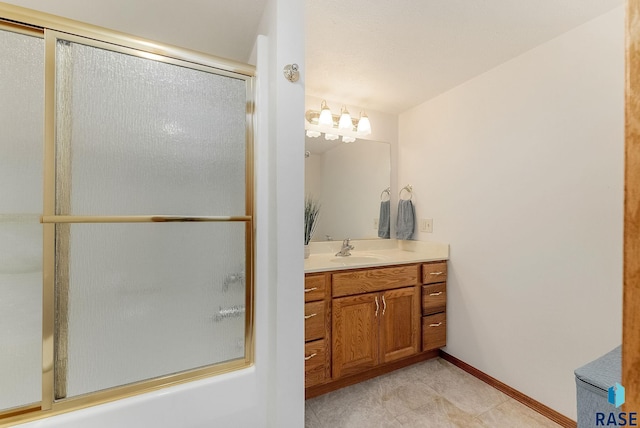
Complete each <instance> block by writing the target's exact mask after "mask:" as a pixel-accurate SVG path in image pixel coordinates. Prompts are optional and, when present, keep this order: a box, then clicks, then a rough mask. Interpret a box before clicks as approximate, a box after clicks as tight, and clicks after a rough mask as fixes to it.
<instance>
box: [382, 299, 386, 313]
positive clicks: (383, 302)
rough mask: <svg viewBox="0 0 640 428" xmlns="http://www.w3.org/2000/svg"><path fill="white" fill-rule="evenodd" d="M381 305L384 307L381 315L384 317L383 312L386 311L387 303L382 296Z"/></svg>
mask: <svg viewBox="0 0 640 428" xmlns="http://www.w3.org/2000/svg"><path fill="white" fill-rule="evenodd" d="M382 304H383V305H384V306H382V315H384V312H385V311H386V310H387V301H386V300H384V296H382Z"/></svg>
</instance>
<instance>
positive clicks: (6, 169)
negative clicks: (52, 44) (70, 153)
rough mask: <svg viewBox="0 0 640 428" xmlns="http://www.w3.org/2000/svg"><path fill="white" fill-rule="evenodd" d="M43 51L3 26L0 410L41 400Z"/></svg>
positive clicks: (0, 52)
mask: <svg viewBox="0 0 640 428" xmlns="http://www.w3.org/2000/svg"><path fill="white" fill-rule="evenodd" d="M43 53H44V42H43V40H42V39H40V38H38V37H31V36H26V35H23V34H17V33H13V32H8V31H4V30H0V100H2V101H1V102H0V130H1V132H0V411H2V410H6V409H10V408H14V407H18V406H23V405H29V404H32V403H37V402H40V400H41V390H42V386H41V385H42V226H41V225H40V214H41V212H42V162H43V155H42V145H43V121H44V108H43V105H42V100H43V98H44V58H43Z"/></svg>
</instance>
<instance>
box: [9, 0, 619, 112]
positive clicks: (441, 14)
mask: <svg viewBox="0 0 640 428" xmlns="http://www.w3.org/2000/svg"><path fill="white" fill-rule="evenodd" d="M5 1H6V2H8V3H13V4H16V5H19V6H23V7H28V8H33V9H38V10H42V11H45V12H48V13H53V14H56V15H62V16H65V17H68V18H72V19H76V20H79V21H83V22H88V23H91V24H94V25H99V26H103V27H107V28H111V29H114V30H118V31H122V32H126V33H130V34H134V35H137V36H141V37H144V38H149V39H152V40H157V41H160V42H163V43H168V44H173V45H177V46H183V47H187V48H190V49H194V50H199V51H202V52H206V53H210V54H213V55H217V56H221V57H225V58H230V59H234V60H237V61H241V62H247V61H248V59H249V57H250V53H251V50H252V49H253V45H254V42H255V36H256V32H257V28H258V25H259V22H260V19H261V16H262V13H263V11H264V7H265V4H266V2H267V0H233V1H231V0H182V1H180V2H176V1H168V0H145V1H142V0H110V1H108V2H106V1H102V2H97V1H87V0H56V1H50V0H5ZM300 1H302V0H300ZM304 1H305V2H306V16H305V25H306V35H305V50H306V58H305V89H306V93H307V94H309V95H313V96H316V97H319V98H326V99H329V100H333V101H339V102H342V103H344V104H349V105H355V106H361V107H365V108H367V109H369V110H378V111H382V112H386V113H400V112H403V111H405V110H407V109H409V108H411V107H413V106H416V105H418V104H420V103H422V102H424V101H426V100H428V99H430V98H433V97H434V96H437V95H438V94H441V93H443V92H445V91H447V90H448V89H451V88H453V87H455V86H457V85H460V84H461V83H463V82H465V81H467V80H469V79H470V78H472V77H474V76H477V75H479V74H481V73H483V72H485V71H487V70H489V69H491V68H493V67H495V66H497V65H499V64H501V63H503V62H505V61H507V60H509V59H510V58H513V57H514V56H517V55H519V54H521V53H523V52H525V51H527V50H530V49H532V48H534V47H535V46H537V45H539V44H541V43H544V42H545V41H547V40H550V39H552V38H554V37H556V36H558V35H560V34H562V33H564V32H566V31H568V30H570V29H572V28H574V27H576V26H578V25H580V24H582V23H584V22H586V21H589V20H591V19H593V18H594V17H596V16H598V15H601V14H603V13H605V12H608V11H610V10H612V9H614V8H615V7H617V6H620V5H622V4H624V1H625V0H535V1H514V0H401V1H389V0H347V1H345V0H304Z"/></svg>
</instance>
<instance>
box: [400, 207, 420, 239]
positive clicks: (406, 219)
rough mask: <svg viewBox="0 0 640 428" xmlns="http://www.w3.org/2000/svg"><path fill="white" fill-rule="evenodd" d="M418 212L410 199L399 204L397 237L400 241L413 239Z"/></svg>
mask: <svg viewBox="0 0 640 428" xmlns="http://www.w3.org/2000/svg"><path fill="white" fill-rule="evenodd" d="M415 222H416V211H415V208H414V207H413V203H412V202H411V200H410V199H407V200H402V199H400V201H399V202H398V221H397V222H396V235H397V237H398V239H411V237H412V236H413V229H414V228H415Z"/></svg>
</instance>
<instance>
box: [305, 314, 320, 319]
mask: <svg viewBox="0 0 640 428" xmlns="http://www.w3.org/2000/svg"><path fill="white" fill-rule="evenodd" d="M316 315H318V314H311V315H305V316H304V319H306V320H308V319H309V318H312V317H315V316H316Z"/></svg>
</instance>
